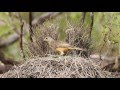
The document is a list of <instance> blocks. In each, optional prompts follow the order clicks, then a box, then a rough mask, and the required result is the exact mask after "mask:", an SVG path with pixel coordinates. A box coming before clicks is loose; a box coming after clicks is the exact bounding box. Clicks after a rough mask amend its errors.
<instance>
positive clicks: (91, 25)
mask: <svg viewBox="0 0 120 90" xmlns="http://www.w3.org/2000/svg"><path fill="white" fill-rule="evenodd" d="M90 17H91V24H90V39H91V34H92V30H93V24H94V13H93V12H91V14H90Z"/></svg>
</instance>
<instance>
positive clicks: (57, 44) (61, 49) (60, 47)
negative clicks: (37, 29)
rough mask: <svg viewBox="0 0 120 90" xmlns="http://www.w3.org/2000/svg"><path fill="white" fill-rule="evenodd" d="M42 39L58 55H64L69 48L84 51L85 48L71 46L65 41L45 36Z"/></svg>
mask: <svg viewBox="0 0 120 90" xmlns="http://www.w3.org/2000/svg"><path fill="white" fill-rule="evenodd" d="M43 41H45V42H47V43H48V45H49V47H50V48H51V49H52V50H53V51H54V52H58V53H59V54H60V55H65V54H66V53H67V52H68V51H71V50H80V51H86V49H83V48H79V47H75V46H72V45H70V44H69V43H67V42H63V41H57V40H54V39H53V38H51V37H45V38H44V40H43Z"/></svg>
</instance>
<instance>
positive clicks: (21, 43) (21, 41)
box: [19, 13, 25, 58]
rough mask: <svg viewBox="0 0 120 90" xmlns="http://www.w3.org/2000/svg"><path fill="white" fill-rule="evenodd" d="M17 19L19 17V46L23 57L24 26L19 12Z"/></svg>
mask: <svg viewBox="0 0 120 90" xmlns="http://www.w3.org/2000/svg"><path fill="white" fill-rule="evenodd" d="M19 19H20V24H21V25H20V30H21V33H20V48H21V51H22V54H23V58H25V54H24V51H23V38H22V37H23V26H24V22H23V21H22V17H21V15H20V13H19Z"/></svg>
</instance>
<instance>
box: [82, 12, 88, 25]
mask: <svg viewBox="0 0 120 90" xmlns="http://www.w3.org/2000/svg"><path fill="white" fill-rule="evenodd" d="M86 13H87V12H83V13H82V19H81V23H82V24H84V21H85V16H86Z"/></svg>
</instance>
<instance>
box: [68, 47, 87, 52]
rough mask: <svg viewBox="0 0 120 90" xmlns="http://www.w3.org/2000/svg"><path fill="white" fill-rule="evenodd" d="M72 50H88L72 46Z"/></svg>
mask: <svg viewBox="0 0 120 90" xmlns="http://www.w3.org/2000/svg"><path fill="white" fill-rule="evenodd" d="M69 49H71V50H80V51H86V49H83V48H78V47H70V48H69Z"/></svg>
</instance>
